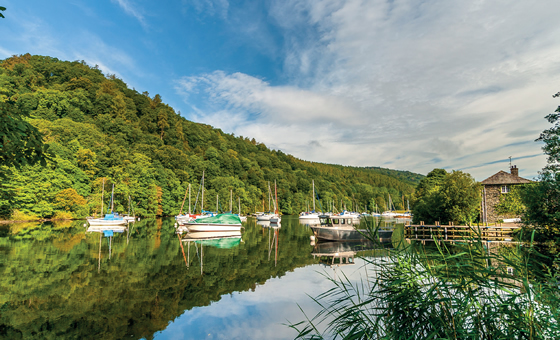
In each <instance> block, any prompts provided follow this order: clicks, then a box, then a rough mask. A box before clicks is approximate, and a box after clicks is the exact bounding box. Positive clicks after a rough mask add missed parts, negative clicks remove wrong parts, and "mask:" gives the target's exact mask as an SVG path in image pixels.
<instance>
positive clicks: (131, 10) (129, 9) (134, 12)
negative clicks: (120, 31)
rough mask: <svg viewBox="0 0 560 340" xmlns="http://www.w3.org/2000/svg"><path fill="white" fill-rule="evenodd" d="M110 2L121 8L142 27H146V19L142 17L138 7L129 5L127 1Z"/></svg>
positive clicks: (115, 0) (114, 0) (113, 0)
mask: <svg viewBox="0 0 560 340" xmlns="http://www.w3.org/2000/svg"><path fill="white" fill-rule="evenodd" d="M111 2H113V3H116V4H117V5H119V7H120V8H122V9H123V11H125V13H126V14H128V15H130V16H132V17H134V18H136V20H138V21H139V22H140V24H141V25H142V27H144V28H146V27H147V24H146V19H145V18H144V15H143V14H142V13H141V10H140V9H139V6H138V5H136V4H134V3H131V2H130V1H129V0H111Z"/></svg>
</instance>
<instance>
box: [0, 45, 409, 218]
mask: <svg viewBox="0 0 560 340" xmlns="http://www.w3.org/2000/svg"><path fill="white" fill-rule="evenodd" d="M0 102H4V103H5V104H6V103H10V104H9V105H11V106H12V107H11V108H10V111H11V112H17V114H19V115H22V116H25V117H26V118H25V119H26V120H27V121H28V122H29V123H30V124H32V125H33V126H35V127H37V129H39V131H40V132H41V133H42V134H43V140H44V142H45V143H46V144H47V145H48V150H49V152H50V155H51V156H50V158H49V160H48V162H47V164H46V165H45V166H42V165H39V164H36V165H33V166H29V165H24V166H19V167H14V166H2V167H0V171H1V172H2V174H3V176H4V178H5V179H6V180H2V181H1V183H0V216H3V217H4V218H9V217H10V216H11V218H18V219H27V218H30V217H38V218H50V217H69V216H73V217H83V216H87V215H89V214H91V213H99V212H100V210H101V195H102V191H103V183H104V185H105V186H104V188H105V195H104V197H105V201H104V203H103V204H104V207H107V206H108V204H109V200H108V195H107V192H108V191H110V190H111V189H112V188H113V185H114V193H115V210H116V211H120V212H123V211H126V210H127V209H128V208H127V206H128V198H129V197H131V200H132V202H133V206H134V208H135V212H136V213H137V214H138V215H142V216H153V215H174V214H177V213H178V212H179V210H180V208H181V202H182V200H183V197H184V195H185V190H186V188H187V187H188V185H189V184H191V185H192V187H193V192H194V193H193V207H194V205H195V203H194V202H195V199H194V196H196V195H195V194H196V193H197V190H198V187H199V184H198V183H199V181H200V178H201V176H202V173H203V171H205V175H206V181H205V189H206V190H205V198H206V200H205V202H204V208H205V209H207V210H216V197H218V200H219V205H220V210H221V211H223V210H229V200H230V190H231V191H233V197H234V200H236V199H237V198H238V197H239V199H240V201H241V206H242V207H241V210H242V212H244V213H247V212H252V211H260V210H263V209H264V210H267V209H268V207H266V206H265V207H264V208H263V206H264V205H266V204H267V202H268V182H271V183H273V182H274V181H275V180H276V181H277V185H278V190H279V193H278V198H279V206H280V210H281V211H282V212H283V213H287V214H291V213H297V212H299V211H303V210H306V209H307V204H308V203H309V202H310V201H311V197H312V195H311V181H312V180H315V187H316V188H317V191H318V196H319V198H320V199H321V202H322V204H323V205H330V204H332V202H334V204H335V206H336V208H337V209H338V210H340V209H341V206H347V207H348V208H350V207H351V206H354V207H356V206H357V207H359V209H365V208H366V206H367V207H368V208H370V209H371V207H373V206H374V205H378V206H379V207H385V202H386V199H387V197H388V195H391V197H392V200H393V202H402V197H403V196H405V197H408V196H409V195H411V194H412V193H413V191H414V185H413V184H412V182H411V181H407V180H404V179H402V178H399V177H398V176H395V175H391V174H390V173H382V172H380V171H376V170H375V171H369V170H368V171H364V169H362V168H353V167H345V166H339V165H328V164H321V163H312V162H306V161H303V160H300V159H297V158H295V157H293V156H291V155H287V154H285V153H283V152H282V151H278V150H270V149H268V148H267V147H266V145H264V144H262V143H258V142H257V141H255V140H254V139H249V138H247V137H243V136H234V135H233V134H228V133H224V132H223V131H221V130H220V129H215V128H213V127H211V126H208V125H204V124H199V123H195V122H191V121H188V120H186V119H185V118H183V117H182V116H180V115H179V114H177V113H176V112H175V110H174V109H173V108H172V107H170V106H169V105H167V104H165V103H164V102H163V100H162V98H161V97H160V96H159V95H157V94H156V95H154V96H150V95H149V94H148V93H147V92H143V93H139V92H138V91H136V90H133V89H130V88H128V86H127V84H126V83H125V82H123V81H122V80H121V79H118V78H117V77H115V76H114V75H108V76H106V75H104V74H103V73H102V72H101V71H100V70H99V69H97V68H95V67H90V66H88V65H87V64H86V63H85V62H84V61H73V62H69V61H61V60H58V59H56V58H52V57H45V56H31V55H29V54H26V55H21V56H14V57H11V58H8V59H5V60H2V61H0ZM3 143H4V145H3V146H6V141H4V142H3ZM8 144H9V141H8ZM3 150H6V148H4V149H3ZM2 174H0V175H2ZM399 204H400V203H397V208H399ZM234 206H236V205H235V204H234ZM401 208H402V207H401ZM186 209H187V208H185V210H186ZM197 210H200V202H198V203H197Z"/></svg>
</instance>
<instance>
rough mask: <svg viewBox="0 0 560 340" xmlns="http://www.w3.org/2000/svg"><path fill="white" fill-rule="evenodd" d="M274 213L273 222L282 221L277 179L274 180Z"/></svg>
mask: <svg viewBox="0 0 560 340" xmlns="http://www.w3.org/2000/svg"><path fill="white" fill-rule="evenodd" d="M274 196H275V198H274V214H273V215H272V216H271V217H270V223H271V224H278V223H280V221H282V218H281V217H280V211H278V191H276V180H274Z"/></svg>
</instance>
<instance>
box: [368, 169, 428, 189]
mask: <svg viewBox="0 0 560 340" xmlns="http://www.w3.org/2000/svg"><path fill="white" fill-rule="evenodd" d="M364 168H365V169H368V170H372V171H375V172H377V173H380V174H383V175H387V176H390V177H393V178H396V179H398V180H400V181H403V182H408V183H410V184H413V185H416V184H418V183H420V181H421V180H422V178H424V177H426V176H424V175H421V174H417V173H414V172H410V171H403V170H393V169H386V168H380V167H378V166H366V167H364Z"/></svg>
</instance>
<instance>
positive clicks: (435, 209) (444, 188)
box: [413, 169, 481, 224]
mask: <svg viewBox="0 0 560 340" xmlns="http://www.w3.org/2000/svg"><path fill="white" fill-rule="evenodd" d="M480 199H481V198H480V185H479V184H478V183H477V182H476V181H475V180H474V178H473V177H472V176H471V175H469V174H467V173H464V172H462V171H453V172H452V173H447V172H446V171H445V170H443V169H434V170H432V171H431V172H430V173H429V174H428V175H427V176H426V178H424V179H422V180H421V181H420V183H419V184H418V191H417V195H416V200H415V202H414V206H413V216H414V223H418V222H420V221H424V222H425V223H434V222H436V221H438V222H440V223H448V222H454V223H465V224H469V223H472V222H474V221H475V220H476V218H477V216H478V215H479V209H480Z"/></svg>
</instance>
